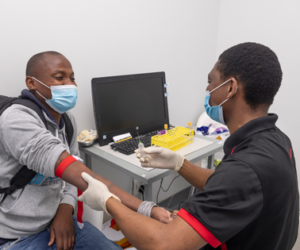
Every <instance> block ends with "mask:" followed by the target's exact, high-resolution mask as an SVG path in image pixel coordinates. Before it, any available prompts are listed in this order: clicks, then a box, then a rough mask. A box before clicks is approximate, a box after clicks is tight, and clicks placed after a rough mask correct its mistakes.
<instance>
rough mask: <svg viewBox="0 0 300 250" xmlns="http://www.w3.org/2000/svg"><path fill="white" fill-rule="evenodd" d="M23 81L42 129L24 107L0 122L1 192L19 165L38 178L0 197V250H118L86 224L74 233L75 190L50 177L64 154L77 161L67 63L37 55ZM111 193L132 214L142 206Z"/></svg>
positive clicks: (162, 214) (156, 211)
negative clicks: (69, 128) (67, 123)
mask: <svg viewBox="0 0 300 250" xmlns="http://www.w3.org/2000/svg"><path fill="white" fill-rule="evenodd" d="M26 76H27V77H26V85H27V87H28V89H29V90H23V91H22V97H23V98H24V99H29V100H31V101H32V102H34V103H35V104H37V105H38V106H39V107H40V108H41V109H42V111H43V115H44V117H45V119H46V125H47V128H46V126H45V124H44V123H43V121H42V120H41V118H40V117H39V116H38V114H37V113H36V112H35V111H34V110H32V109H30V108H28V107H26V106H23V105H18V104H14V105H12V106H11V107H9V108H7V109H6V110H5V111H4V112H3V114H2V115H1V116H0V163H1V165H0V183H1V187H2V188H4V187H8V186H10V181H11V179H12V177H13V176H14V175H15V174H16V173H17V172H18V171H19V169H20V168H21V167H22V166H23V165H26V166H27V167H28V168H29V169H32V170H34V171H36V172H37V173H38V174H37V176H36V177H35V178H34V179H33V180H32V181H31V182H30V183H29V185H27V186H25V188H24V189H19V190H17V191H15V192H14V193H13V194H11V195H7V196H6V195H4V194H1V195H0V249H1V250H2V249H3V250H4V249H5V250H7V249H10V250H15V249H56V248H57V249H104V250H106V249H121V248H120V247H119V246H117V245H116V244H114V243H113V242H111V241H109V240H108V239H107V238H105V236H104V235H103V234H102V233H101V232H100V231H99V230H97V229H96V228H95V227H93V226H92V225H91V224H89V223H88V222H84V227H83V228H82V229H80V228H79V227H78V225H77V222H76V218H75V217H72V214H73V211H74V208H75V205H76V200H77V199H76V197H77V189H76V187H74V186H73V185H71V184H69V183H68V182H65V181H63V180H61V179H60V178H58V177H56V176H55V175H54V168H55V166H56V164H57V161H58V159H59V158H60V157H61V154H62V153H63V152H65V153H66V154H68V155H69V154H71V155H73V156H75V157H79V151H78V144H77V139H76V135H77V131H76V122H75V119H74V117H73V115H72V114H71V113H70V112H67V116H68V117H69V119H70V120H71V123H72V125H73V129H74V135H73V136H72V140H71V141H70V143H69V142H68V140H69V138H67V135H66V128H65V127H66V126H65V121H64V119H63V118H62V113H65V112H66V111H68V110H69V109H71V108H73V107H74V106H75V104H76V101H77V87H76V86H77V85H76V83H75V78H74V72H73V70H72V66H71V64H70V62H69V61H68V60H67V59H66V58H65V57H64V56H63V55H61V54H60V53H57V52H43V53H39V54H36V55H34V56H33V57H32V58H31V59H30V60H29V61H28V64H27V68H26ZM84 170H86V169H84ZM74 174H75V172H74ZM78 176H80V174H78ZM80 178H81V177H80ZM107 183H108V184H110V185H111V183H110V182H108V181H107ZM113 191H115V192H116V194H117V195H118V196H119V197H120V198H121V200H122V202H123V203H124V204H128V205H129V207H130V208H131V209H133V210H135V211H137V210H138V208H139V207H140V205H141V204H142V205H144V206H145V203H142V201H140V200H139V199H137V198H135V197H134V196H132V195H130V194H128V193H126V192H124V191H123V190H121V189H120V188H118V187H116V186H115V187H114V188H113V189H112V192H113ZM146 205H148V210H147V213H148V215H149V216H150V214H151V216H152V217H153V218H156V219H158V220H161V221H164V222H170V219H169V215H170V213H168V212H167V211H165V210H163V209H162V208H158V207H155V208H153V209H152V210H151V208H152V207H153V206H154V205H155V204H152V205H151V204H150V205H151V208H149V203H146ZM143 211H145V209H143ZM95 246H97V247H96V248H95Z"/></svg>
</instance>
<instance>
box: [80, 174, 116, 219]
mask: <svg viewBox="0 0 300 250" xmlns="http://www.w3.org/2000/svg"><path fill="white" fill-rule="evenodd" d="M81 176H82V178H83V179H84V180H85V181H86V182H87V183H88V185H89V186H88V188H87V189H86V190H85V191H84V192H83V194H82V195H81V196H79V197H78V200H79V201H83V202H84V203H86V204H88V205H89V206H90V207H91V208H92V209H95V210H104V211H105V212H106V213H107V214H109V213H108V212H107V210H106V202H107V200H108V199H109V198H115V199H116V200H118V201H120V202H121V200H120V199H119V198H118V197H117V196H116V195H114V194H112V193H111V192H109V190H108V188H107V186H106V185H105V184H103V183H102V182H100V181H97V180H96V179H94V178H93V177H92V176H90V175H89V174H87V173H82V174H81Z"/></svg>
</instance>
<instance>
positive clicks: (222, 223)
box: [81, 43, 299, 250]
mask: <svg viewBox="0 0 300 250" xmlns="http://www.w3.org/2000/svg"><path fill="white" fill-rule="evenodd" d="M281 79H282V71H281V67H280V64H279V61H278V59H277V56H276V55H275V53H274V52H273V51H271V50H270V49H269V48H267V47H265V46H263V45H260V44H256V43H244V44H239V45H236V46H234V47H232V48H230V49H228V50H226V51H225V52H223V53H222V54H221V56H220V57H219V60H218V61H217V63H216V64H215V66H214V68H213V69H212V71H211V72H210V73H209V75H208V83H209V84H208V86H207V89H206V90H207V94H206V98H205V109H206V112H207V114H208V115H209V116H210V117H211V118H212V119H214V120H216V121H218V122H221V123H224V124H225V123H226V125H227V126H228V128H229V131H230V134H231V136H230V137H229V138H228V139H227V141H226V142H225V145H224V152H225V156H224V158H223V160H222V162H221V163H220V164H219V166H218V167H217V169H216V170H215V171H214V170H208V169H203V168H199V167H197V166H195V165H194V164H192V163H190V162H188V161H187V160H185V159H184V158H183V157H182V156H181V155H179V154H177V153H175V152H172V151H170V150H168V149H165V148H158V147H152V148H147V149H145V152H146V153H147V157H146V158H141V159H140V160H141V162H142V166H143V167H154V168H164V169H173V170H175V171H177V172H178V173H179V174H181V175H182V176H183V177H184V178H185V179H186V180H187V181H188V182H190V183H191V184H192V185H193V186H195V187H197V188H199V189H201V190H203V191H202V192H200V193H197V194H196V195H194V196H193V197H192V198H191V200H190V201H188V202H185V203H184V204H183V206H182V208H181V210H180V211H179V212H178V216H176V218H175V219H174V221H173V222H172V223H170V224H168V225H163V224H161V223H159V222H157V221H154V220H152V219H150V218H146V217H144V216H141V215H138V214H136V213H134V212H132V211H130V210H129V209H128V208H126V207H125V206H123V205H122V204H121V203H120V202H119V201H118V200H116V199H110V198H109V199H107V200H105V199H104V198H103V197H105V196H103V195H102V193H105V192H106V186H105V185H103V184H102V183H100V182H99V181H96V180H95V179H93V178H92V177H90V176H88V175H84V174H83V178H84V179H85V180H86V181H87V182H88V183H89V188H88V189H87V190H86V191H85V192H84V194H83V196H82V198H81V199H82V200H83V201H84V202H86V203H87V204H90V205H91V206H93V207H94V208H96V209H101V208H102V207H104V208H106V209H107V211H108V212H109V213H111V214H112V216H113V217H114V219H115V220H116V222H117V224H118V226H119V227H120V228H121V230H122V232H123V233H124V234H125V236H126V237H127V239H129V241H130V242H131V243H132V244H133V245H134V246H136V247H137V248H138V249H139V250H142V249H156V250H157V249H164V250H166V249H172V250H176V249H199V248H201V247H202V248H201V249H215V248H217V249H221V250H225V249H228V250H241V249H243V250H248V249H249V250H258V249H263V250H290V249H292V247H293V245H294V243H295V241H296V238H297V234H298V223H299V194H298V181H297V174H296V166H295V159H294V153H293V149H292V145H291V142H290V140H289V138H288V137H287V136H286V135H285V134H284V133H282V132H281V131H280V130H279V129H278V128H277V127H276V125H275V123H276V121H277V119H278V117H277V115H275V114H268V109H269V107H270V105H271V104H272V103H273V99H274V96H275V95H276V93H277V91H278V89H279V87H280V84H281ZM137 156H138V157H139V158H140V155H139V154H138V155H137ZM99 201H102V202H99ZM100 203H101V204H100Z"/></svg>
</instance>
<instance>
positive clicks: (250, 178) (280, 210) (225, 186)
mask: <svg viewBox="0 0 300 250" xmlns="http://www.w3.org/2000/svg"><path fill="white" fill-rule="evenodd" d="M277 119H278V117H277V115H274V114H270V115H268V116H266V117H261V118H258V119H255V120H252V121H250V122H249V123H247V124H245V125H244V126H243V127H241V128H239V129H238V130H237V131H236V132H234V133H233V134H232V135H231V136H230V137H229V138H228V139H227V140H226V142H225V144H224V152H225V156H224V158H223V160H222V162H221V163H220V164H219V166H218V167H217V169H216V171H215V172H214V173H213V174H212V175H211V176H210V177H209V178H208V180H207V182H206V185H205V186H204V188H203V192H200V193H198V194H196V195H194V196H193V197H192V198H191V200H190V201H188V202H186V203H184V205H183V207H182V209H181V210H180V211H179V213H178V215H179V216H180V217H181V218H183V219H184V220H185V221H186V222H187V223H189V224H190V225H191V226H192V227H193V228H194V229H195V230H196V231H197V232H198V233H199V234H200V235H201V236H202V238H203V239H204V240H205V241H206V242H207V243H208V245H206V246H205V247H203V248H202V249H205V250H208V249H215V248H217V249H221V250H226V249H228V250H241V249H243V250H248V249H249V250H259V249H263V250H290V249H292V247H293V245H294V244H295V241H296V239H297V235H298V223H299V193H298V181H297V174H296V165H295V159H294V154H293V149H292V145H291V142H290V140H289V138H288V137H287V136H286V135H285V134H284V133H282V132H281V131H280V130H279V129H278V128H277V127H276V126H275V122H276V121H277Z"/></svg>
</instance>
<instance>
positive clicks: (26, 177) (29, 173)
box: [0, 166, 36, 202]
mask: <svg viewBox="0 0 300 250" xmlns="http://www.w3.org/2000/svg"><path fill="white" fill-rule="evenodd" d="M35 176H36V172H35V171H33V170H31V169H28V168H27V167H26V166H23V167H22V168H21V169H20V170H19V171H18V172H17V173H16V174H15V175H14V177H13V178H12V179H11V180H10V186H9V187H7V188H2V189H0V194H5V195H4V197H3V199H2V201H4V200H5V198H6V196H7V195H11V194H12V193H13V192H15V191H16V190H17V189H21V188H24V187H25V186H26V185H27V184H28V183H29V182H30V181H31V180H32V179H33V178H34V177H35ZM2 201H1V202H2Z"/></svg>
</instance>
